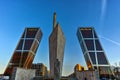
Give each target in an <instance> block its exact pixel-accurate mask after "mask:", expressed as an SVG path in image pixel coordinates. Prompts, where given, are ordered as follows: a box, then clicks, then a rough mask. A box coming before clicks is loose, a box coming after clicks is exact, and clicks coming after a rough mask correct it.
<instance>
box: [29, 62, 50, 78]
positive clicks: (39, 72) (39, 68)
mask: <svg viewBox="0 0 120 80" xmlns="http://www.w3.org/2000/svg"><path fill="white" fill-rule="evenodd" d="M31 68H32V69H35V70H36V73H35V76H41V77H47V76H48V70H47V67H46V66H45V65H44V64H43V63H37V64H32V67H31Z"/></svg>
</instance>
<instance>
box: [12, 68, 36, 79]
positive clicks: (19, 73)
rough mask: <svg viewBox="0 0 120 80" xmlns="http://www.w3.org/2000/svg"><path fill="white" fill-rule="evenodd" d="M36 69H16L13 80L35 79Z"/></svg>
mask: <svg viewBox="0 0 120 80" xmlns="http://www.w3.org/2000/svg"><path fill="white" fill-rule="evenodd" d="M35 72H36V70H35V69H25V68H19V67H16V68H14V70H13V73H12V77H11V80H31V79H32V78H33V77H35Z"/></svg>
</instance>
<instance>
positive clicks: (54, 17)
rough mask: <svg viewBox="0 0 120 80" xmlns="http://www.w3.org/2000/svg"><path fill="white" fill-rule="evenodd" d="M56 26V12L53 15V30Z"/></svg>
mask: <svg viewBox="0 0 120 80" xmlns="http://www.w3.org/2000/svg"><path fill="white" fill-rule="evenodd" d="M55 26H56V12H54V15H53V29H54V28H55Z"/></svg>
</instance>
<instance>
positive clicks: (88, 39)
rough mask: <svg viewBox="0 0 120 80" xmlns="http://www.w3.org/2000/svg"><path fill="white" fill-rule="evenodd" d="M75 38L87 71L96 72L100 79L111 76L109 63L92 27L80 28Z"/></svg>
mask: <svg viewBox="0 0 120 80" xmlns="http://www.w3.org/2000/svg"><path fill="white" fill-rule="evenodd" d="M77 37H78V40H79V43H80V46H81V49H82V52H83V55H84V58H85V61H86V64H87V67H88V69H89V70H97V71H98V72H99V76H100V78H110V77H112V76H113V73H112V70H111V68H110V64H109V61H108V59H107V57H106V55H105V52H104V50H103V48H102V46H101V44H100V41H99V38H98V36H97V34H96V32H95V29H94V28H93V27H87V28H86V27H85V28H84V27H81V28H78V30H77Z"/></svg>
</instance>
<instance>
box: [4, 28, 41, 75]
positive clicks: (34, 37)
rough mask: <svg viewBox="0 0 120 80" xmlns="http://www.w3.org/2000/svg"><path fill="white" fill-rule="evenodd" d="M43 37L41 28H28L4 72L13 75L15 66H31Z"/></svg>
mask: <svg viewBox="0 0 120 80" xmlns="http://www.w3.org/2000/svg"><path fill="white" fill-rule="evenodd" d="M41 38H42V32H41V30H40V28H26V29H25V31H24V32H23V34H22V36H21V39H20V41H19V43H18V45H17V48H16V49H15V51H14V53H13V56H12V57H11V60H10V62H9V64H8V66H7V68H6V70H5V72H4V74H5V75H9V76H11V74H12V70H13V68H14V67H22V68H31V65H32V62H33V59H34V57H35V54H36V51H37V48H38V46H39V43H40V40H41Z"/></svg>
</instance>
